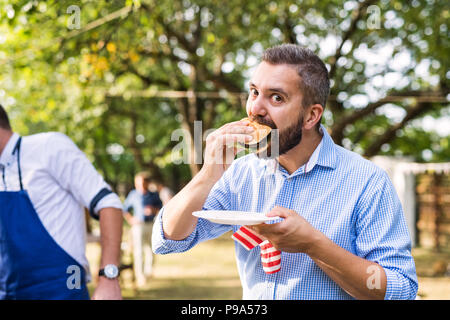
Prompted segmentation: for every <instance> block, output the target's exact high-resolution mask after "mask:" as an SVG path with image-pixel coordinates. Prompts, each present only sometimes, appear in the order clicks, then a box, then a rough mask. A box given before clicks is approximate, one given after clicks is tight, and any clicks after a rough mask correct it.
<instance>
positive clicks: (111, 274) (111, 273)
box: [105, 264, 119, 278]
mask: <svg viewBox="0 0 450 320" xmlns="http://www.w3.org/2000/svg"><path fill="white" fill-rule="evenodd" d="M118 274H119V270H118V269H117V267H116V266H115V265H112V264H108V265H107V266H105V276H106V277H108V278H115V277H117V275H118Z"/></svg>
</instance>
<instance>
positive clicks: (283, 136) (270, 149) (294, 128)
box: [251, 115, 303, 158]
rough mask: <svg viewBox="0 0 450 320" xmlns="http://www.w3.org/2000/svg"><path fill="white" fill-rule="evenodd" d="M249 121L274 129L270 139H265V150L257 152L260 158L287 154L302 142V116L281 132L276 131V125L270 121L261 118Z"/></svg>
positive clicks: (257, 117) (253, 118) (253, 117)
mask: <svg viewBox="0 0 450 320" xmlns="http://www.w3.org/2000/svg"><path fill="white" fill-rule="evenodd" d="M251 119H252V121H255V122H258V123H260V124H264V125H266V126H269V127H271V128H272V129H276V130H272V133H271V134H270V138H269V137H266V138H265V139H268V140H267V141H266V143H267V148H265V149H263V150H261V151H260V152H257V155H258V157H260V158H276V157H278V156H280V155H283V154H285V153H287V152H288V151H289V150H291V149H292V148H294V147H295V146H297V145H298V144H299V143H300V142H301V141H302V126H303V115H300V116H299V117H298V119H297V121H296V122H295V123H294V124H292V125H291V126H289V127H287V128H286V129H283V130H278V129H277V126H276V124H275V123H274V122H273V121H272V120H267V119H264V118H263V117H261V116H252V117H251ZM277 144H278V145H277ZM277 147H278V148H277ZM277 149H278V150H277Z"/></svg>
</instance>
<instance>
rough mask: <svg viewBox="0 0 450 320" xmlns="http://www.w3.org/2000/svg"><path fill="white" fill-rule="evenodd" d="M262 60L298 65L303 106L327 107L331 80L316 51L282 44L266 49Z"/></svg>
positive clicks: (271, 62)
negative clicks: (316, 105) (317, 105)
mask: <svg viewBox="0 0 450 320" xmlns="http://www.w3.org/2000/svg"><path fill="white" fill-rule="evenodd" d="M262 61H265V62H268V63H270V64H289V65H292V66H294V67H296V68H297V72H298V75H299V76H300V89H301V90H302V92H303V100H302V106H303V108H307V107H309V106H310V105H313V104H316V103H317V104H320V105H322V107H323V108H325V105H326V103H327V99H328V95H329V93H330V80H329V78H328V70H327V68H326V67H325V64H324V63H323V62H322V60H320V58H319V57H318V56H317V55H315V54H314V52H312V51H311V50H309V49H307V48H303V47H301V46H298V45H295V44H282V45H279V46H275V47H272V48H269V49H266V50H265V51H264V53H263V55H262Z"/></svg>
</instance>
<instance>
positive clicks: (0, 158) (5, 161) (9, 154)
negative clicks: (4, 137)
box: [0, 133, 20, 167]
mask: <svg viewBox="0 0 450 320" xmlns="http://www.w3.org/2000/svg"><path fill="white" fill-rule="evenodd" d="M19 137H20V136H19V135H18V134H17V133H13V135H12V136H11V138H9V141H8V143H7V144H6V146H5V148H4V149H3V152H2V154H1V155H0V164H1V165H3V166H5V167H7V166H9V165H11V162H12V161H13V160H14V159H15V157H14V155H13V152H14V148H15V146H16V143H17V140H19Z"/></svg>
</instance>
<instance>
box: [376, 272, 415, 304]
mask: <svg viewBox="0 0 450 320" xmlns="http://www.w3.org/2000/svg"><path fill="white" fill-rule="evenodd" d="M384 271H385V273H386V282H387V283H386V294H385V296H384V299H385V300H408V299H410V300H414V299H415V297H416V294H417V286H416V287H414V286H412V284H411V282H410V281H409V280H408V278H407V277H405V276H403V275H401V274H399V273H398V272H396V271H393V270H391V269H387V268H384Z"/></svg>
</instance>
